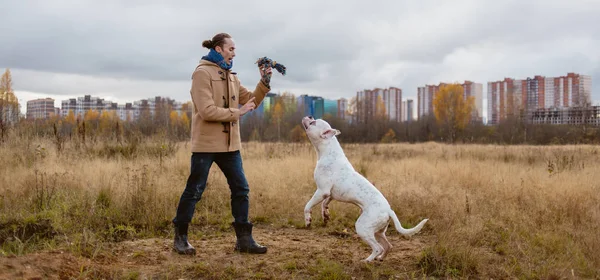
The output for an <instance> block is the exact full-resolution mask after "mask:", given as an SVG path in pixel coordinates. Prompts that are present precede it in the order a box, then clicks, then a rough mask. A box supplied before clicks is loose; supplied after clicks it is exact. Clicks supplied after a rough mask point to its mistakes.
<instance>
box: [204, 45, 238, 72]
mask: <svg viewBox="0 0 600 280" xmlns="http://www.w3.org/2000/svg"><path fill="white" fill-rule="evenodd" d="M202 59H204V60H208V61H210V62H213V63H215V64H217V65H219V67H221V68H223V69H224V70H229V69H231V67H233V61H231V64H227V62H226V61H225V59H224V58H223V56H222V55H221V54H220V53H218V52H217V51H215V49H210V52H208V55H205V56H203V57H202Z"/></svg>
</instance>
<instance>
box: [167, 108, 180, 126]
mask: <svg viewBox="0 0 600 280" xmlns="http://www.w3.org/2000/svg"><path fill="white" fill-rule="evenodd" d="M169 120H171V127H176V126H177V124H178V123H179V114H177V111H171V113H170V114H169Z"/></svg>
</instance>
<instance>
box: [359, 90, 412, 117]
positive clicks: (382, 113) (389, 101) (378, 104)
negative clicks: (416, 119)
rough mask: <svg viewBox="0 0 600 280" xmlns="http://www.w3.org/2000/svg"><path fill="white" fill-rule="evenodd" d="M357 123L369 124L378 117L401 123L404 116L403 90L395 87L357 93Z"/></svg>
mask: <svg viewBox="0 0 600 280" xmlns="http://www.w3.org/2000/svg"><path fill="white" fill-rule="evenodd" d="M356 98H357V104H356V121H358V122H363V123H368V122H370V121H371V120H373V119H374V118H376V117H384V118H387V119H388V120H392V121H400V119H401V116H402V90H401V89H399V88H395V87H390V88H387V89H382V88H375V89H373V90H362V91H359V92H357V93H356Z"/></svg>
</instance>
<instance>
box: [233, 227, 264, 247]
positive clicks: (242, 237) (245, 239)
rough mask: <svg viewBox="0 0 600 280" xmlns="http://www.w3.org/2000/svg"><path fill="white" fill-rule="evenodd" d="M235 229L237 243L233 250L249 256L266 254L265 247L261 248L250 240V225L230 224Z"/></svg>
mask: <svg viewBox="0 0 600 280" xmlns="http://www.w3.org/2000/svg"><path fill="white" fill-rule="evenodd" d="M232 225H233V228H234V229H235V235H236V236H237V241H236V243H235V250H236V251H238V252H243V253H250V254H264V253H266V252H267V247H265V246H261V245H260V244H258V243H256V242H255V241H254V239H253V238H252V224H251V223H247V224H236V223H232Z"/></svg>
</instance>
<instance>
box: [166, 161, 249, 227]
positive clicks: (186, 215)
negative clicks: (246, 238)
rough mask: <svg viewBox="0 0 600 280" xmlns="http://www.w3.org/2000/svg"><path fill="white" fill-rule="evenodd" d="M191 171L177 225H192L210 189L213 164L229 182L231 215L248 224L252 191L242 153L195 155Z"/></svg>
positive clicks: (180, 202) (177, 216)
mask: <svg viewBox="0 0 600 280" xmlns="http://www.w3.org/2000/svg"><path fill="white" fill-rule="evenodd" d="M191 161H192V162H191V171H190V176H189V177H188V180H187V184H186V186H185V190H184V191H183V194H182V195H181V198H180V199H179V205H178V206H177V215H176V216H175V218H174V219H173V223H174V224H175V225H184V224H189V223H190V222H191V221H192V217H193V215H194V210H195V209H196V204H197V203H198V201H200V199H201V198H202V193H203V192H204V189H205V188H206V180H207V179H208V172H209V170H210V167H211V166H212V164H213V162H214V163H216V164H217V166H218V167H219V169H221V171H222V172H223V174H224V175H225V178H227V183H228V184H229V190H230V191H231V214H232V215H233V218H234V220H235V222H236V223H239V224H247V223H248V208H249V199H248V193H249V192H250V188H249V187H248V182H247V181H246V175H244V168H243V166H242V156H241V154H240V151H235V152H225V153H192V158H191Z"/></svg>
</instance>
